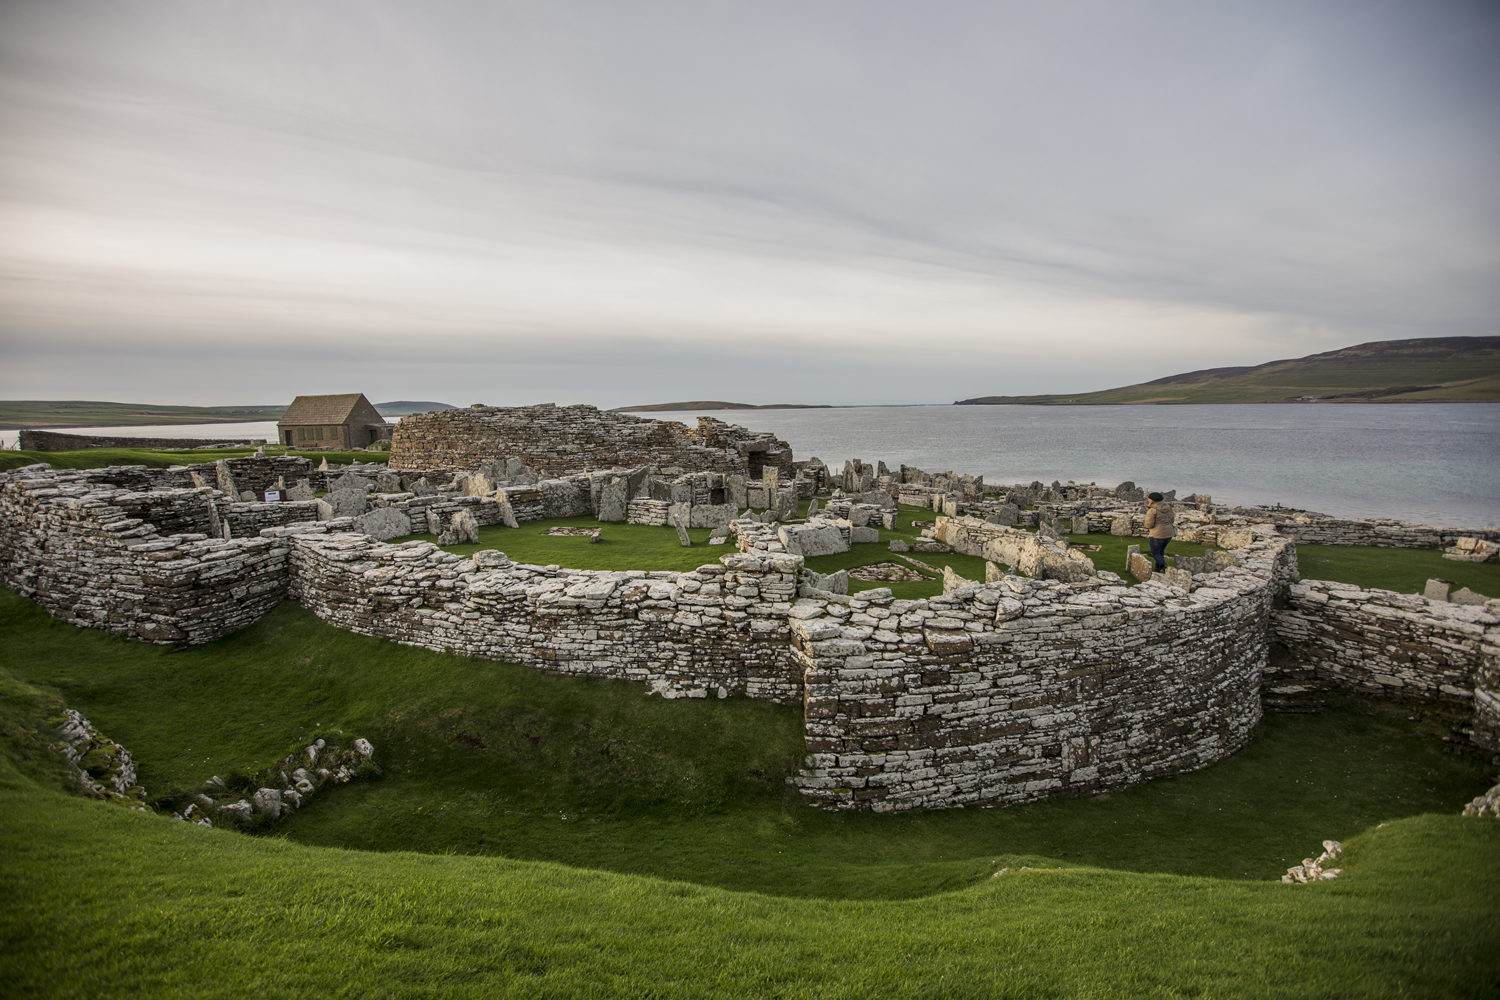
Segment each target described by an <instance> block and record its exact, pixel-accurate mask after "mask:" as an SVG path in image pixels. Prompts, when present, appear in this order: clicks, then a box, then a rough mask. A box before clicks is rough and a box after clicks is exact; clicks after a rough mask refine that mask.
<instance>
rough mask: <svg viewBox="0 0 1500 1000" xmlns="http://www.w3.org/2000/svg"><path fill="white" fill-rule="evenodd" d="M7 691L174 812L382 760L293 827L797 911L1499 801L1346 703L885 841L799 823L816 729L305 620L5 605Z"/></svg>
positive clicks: (1425, 739)
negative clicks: (654, 878)
mask: <svg viewBox="0 0 1500 1000" xmlns="http://www.w3.org/2000/svg"><path fill="white" fill-rule="evenodd" d="M0 628H3V630H4V633H5V635H6V637H7V642H6V644H5V648H4V651H3V653H0V666H3V667H4V668H5V669H6V670H9V671H10V672H11V673H13V674H14V675H15V676H16V677H18V678H20V679H21V680H23V681H24V682H26V683H28V684H31V685H36V686H40V687H43V688H45V689H47V690H51V691H55V692H57V693H58V695H59V696H60V697H61V698H62V700H63V701H64V702H65V703H67V704H69V705H71V706H73V707H76V708H78V709H79V710H81V711H83V712H84V713H85V714H87V715H88V716H89V717H90V718H91V719H92V720H93V721H94V722H95V724H96V725H97V726H99V728H100V729H101V730H102V731H103V732H105V733H106V734H107V735H109V736H110V737H112V738H114V739H117V740H119V741H121V742H122V743H123V744H124V745H125V746H127V747H128V748H130V750H131V752H132V753H133V754H135V756H136V757H137V759H138V760H139V761H140V779H141V782H142V784H143V785H145V787H146V788H147V789H148V790H149V791H150V792H151V793H152V794H153V795H162V794H166V793H170V792H171V790H172V789H174V788H193V787H196V786H198V785H199V784H201V783H202V782H203V781H204V780H206V779H207V778H208V777H209V776H210V775H211V774H214V773H218V774H227V773H228V772H229V771H231V770H233V769H234V768H236V767H242V766H248V765H255V764H259V763H263V762H265V761H267V760H269V759H273V758H274V757H276V756H279V755H280V754H281V753H282V752H284V748H285V747H286V746H288V745H293V744H295V743H296V742H298V741H306V742H311V740H312V739H314V738H315V737H317V736H318V735H320V734H321V735H324V736H329V737H332V736H334V735H336V734H340V733H342V734H345V736H344V740H343V741H344V742H347V739H348V737H349V736H354V735H363V736H366V737H368V738H370V739H371V740H372V741H373V742H374V743H375V744H376V746H377V756H376V760H377V761H378V762H379V763H380V764H381V766H382V767H383V768H384V769H385V772H386V773H385V776H384V778H382V779H381V780H378V781H370V782H365V783H361V784H358V785H352V786H349V787H347V788H344V789H340V790H338V791H337V792H336V793H333V794H330V795H327V796H324V797H322V798H320V799H319V800H316V801H315V802H314V803H313V804H312V805H311V806H310V807H309V808H307V809H305V810H303V811H302V812H300V813H298V814H297V815H296V816H295V817H294V818H293V819H292V820H291V821H290V822H288V823H286V824H284V825H283V826H282V827H281V832H282V833H284V834H285V835H287V836H290V837H292V838H294V839H298V840H303V841H306V842H309V843H318V844H325V845H330V846H332V845H339V846H351V847H360V848H367V849H371V850H377V851H394V850H418V851H423V852H427V853H446V852H458V853H464V854H505V855H509V856H513V857H524V858H532V859H537V860H548V861H558V862H564V863H569V864H577V865H583V866H586V867H600V868H609V869H613V870H616V871H622V872H633V873H641V874H652V875H658V876H661V877H664V878H672V879H680V880H685V881H694V882H702V883H707V884H714V885H719V886H724V887H731V888H736V889H744V890H754V891H759V892H765V893H772V894H777V895H794V896H837V897H845V898H868V897H874V898H899V897H911V896H921V895H926V894H929V893H932V892H936V891H941V890H943V889H946V888H952V887H955V886H963V885H967V884H969V883H970V882H972V881H973V880H974V879H975V878H976V877H978V876H980V875H983V874H986V873H987V869H986V868H985V865H986V864H987V863H988V861H989V860H992V859H993V858H994V857H996V856H1005V857H1007V858H1009V859H1010V860H1011V861H1013V862H1015V863H1016V864H1029V863H1031V862H1032V860H1034V859H1037V858H1054V859H1068V860H1069V862H1070V863H1081V864H1090V865H1100V866H1107V867H1111V868H1120V869H1129V870H1135V871H1144V872H1172V873H1178V874H1209V875H1214V876H1217V877H1222V878H1252V879H1264V878H1269V877H1272V876H1276V875H1279V874H1280V873H1281V872H1282V871H1284V870H1285V869H1286V867H1287V866H1288V865H1291V864H1295V863H1296V862H1297V861H1298V860H1300V858H1301V857H1302V856H1303V854H1302V852H1304V851H1306V850H1309V849H1310V848H1311V847H1312V846H1313V845H1316V844H1317V843H1319V842H1320V841H1321V840H1322V839H1324V838H1325V837H1334V838H1337V839H1343V838H1345V837H1348V836H1352V835H1354V834H1356V833H1358V832H1359V831H1360V830H1362V829H1365V828H1366V827H1368V826H1370V825H1371V824H1373V823H1377V822H1380V821H1382V820H1386V819H1391V818H1395V817H1400V816H1407V815H1412V814H1415V813H1421V812H1427V811H1434V812H1452V811H1454V810H1456V809H1457V808H1458V807H1459V806H1460V805H1461V804H1462V803H1463V802H1465V801H1467V800H1468V799H1470V798H1472V797H1473V796H1474V795H1477V794H1479V793H1480V792H1481V791H1483V790H1484V788H1485V787H1486V786H1487V782H1486V779H1485V777H1484V775H1483V773H1482V770H1483V769H1482V766H1481V764H1482V761H1481V758H1479V757H1476V756H1473V755H1470V754H1466V753H1464V752H1462V751H1461V750H1459V749H1458V748H1456V747H1455V746H1453V745H1450V744H1446V743H1444V742H1443V741H1442V739H1441V737H1442V736H1443V735H1445V734H1447V733H1448V732H1449V730H1450V728H1451V726H1452V724H1453V721H1454V720H1452V719H1449V718H1447V717H1446V716H1444V715H1442V714H1441V713H1439V712H1437V711H1435V710H1430V709H1429V710H1424V711H1423V712H1422V713H1420V714H1418V717H1417V718H1416V719H1411V718H1408V717H1407V715H1408V714H1409V713H1408V712H1407V711H1406V710H1401V709H1397V708H1392V707H1389V706H1366V705H1364V704H1363V703H1359V702H1348V703H1344V702H1336V703H1335V704H1334V706H1333V707H1332V708H1330V709H1328V710H1327V711H1326V712H1324V713H1323V714H1321V715H1319V716H1315V717H1314V716H1302V715H1293V716H1272V717H1271V718H1269V719H1268V720H1267V724H1266V731H1265V733H1264V735H1263V736H1262V738H1260V739H1259V740H1258V741H1257V742H1256V743H1255V744H1254V745H1253V746H1252V747H1251V748H1250V749H1249V750H1247V751H1246V752H1244V753H1242V754H1240V755H1238V756H1236V757H1235V758H1233V759H1231V760H1229V761H1226V762H1224V763H1222V764H1220V765H1218V766H1217V767H1215V768H1213V769H1212V770H1210V771H1203V772H1198V773H1195V774H1186V775H1180V776H1178V777H1175V778H1172V779H1169V780H1162V781H1156V782H1153V783H1150V784H1148V785H1145V786H1141V787H1139V788H1134V789H1130V790H1127V791H1124V792H1120V793H1116V794H1114V795H1113V796H1110V797H1109V798H1102V799H1087V800H1060V801H1049V802H1042V803H1036V804H1033V805H1028V806H1024V807H1016V808H1011V809H1005V810H983V809H971V810H952V811H941V812H930V813H907V814H902V815H899V816H875V815H872V814H864V813H842V814H826V813H822V812H818V811H816V810H813V809H810V808H807V807H805V806H803V805H802V803H801V802H800V799H799V798H798V796H797V794H796V793H795V792H794V791H791V790H789V789H788V788H787V787H786V786H785V785H784V783H783V779H784V778H785V777H786V776H787V775H789V774H791V773H793V771H794V770H795V769H796V768H797V767H798V766H799V764H800V761H801V757H802V752H803V751H802V742H801V734H802V713H801V709H800V707H799V706H795V705H793V706H778V705H771V704H766V703H763V702H755V701H750V700H746V699H738V698H731V699H728V700H725V701H722V702H721V701H717V700H707V701H686V700H679V701H670V702H669V701H663V700H661V699H657V698H650V697H647V696H646V695H645V693H644V689H643V688H642V687H641V686H640V685H635V684H630V683H628V682H611V681H590V680H582V679H576V678H562V677H553V676H549V675H546V674H542V673H539V672H537V671H534V670H531V669H529V668H524V667H518V666H511V665H506V664H499V663H493V662H489V661H484V660H475V659H467V658H463V657H454V656H446V655H443V654H438V653H431V652H428V651H426V650H420V649H414V648H410V647H403V646H398V645H395V644H393V643H388V642H383V641H381V640H376V639H369V638H365V637H360V636H355V635H351V634H348V633H345V632H341V631H339V630H338V629H335V628H332V627H331V626H328V625H326V624H324V623H322V622H321V621H319V620H318V619H316V618H315V617H314V616H312V615H311V614H309V613H307V612H305V611H303V610H302V609H300V608H298V607H297V606H295V605H292V604H288V605H284V606H282V607H281V608H279V609H278V610H277V611H275V612H274V613H273V614H271V615H270V616H268V617H267V618H266V619H264V620H263V621H261V622H260V623H258V624H257V625H255V626H253V627H252V628H250V629H247V630H246V631H244V632H242V633H240V634H238V635H236V636H234V637H231V638H229V639H226V640H222V641H220V642H217V643H213V644H209V645H207V646H203V647H196V648H193V649H189V650H186V651H183V652H180V653H172V652H169V651H168V650H166V649H163V648H159V647H147V646H142V645H140V644H138V643H132V642H128V641H126V640H123V639H117V638H114V637H111V636H106V635H103V634H101V633H97V632H92V631H83V630H78V629H74V628H73V627H71V626H68V625H64V624H62V623H59V622H54V621H52V620H51V619H49V618H47V617H46V616H45V615H43V614H42V613H41V612H40V611H39V610H38V609H36V608H35V607H33V606H31V605H30V603H29V602H26V601H24V600H22V599H20V598H17V597H15V596H13V595H10V594H8V593H7V594H6V595H5V596H4V598H3V600H0Z"/></svg>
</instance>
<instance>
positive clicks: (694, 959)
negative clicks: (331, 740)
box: [0, 592, 1500, 997]
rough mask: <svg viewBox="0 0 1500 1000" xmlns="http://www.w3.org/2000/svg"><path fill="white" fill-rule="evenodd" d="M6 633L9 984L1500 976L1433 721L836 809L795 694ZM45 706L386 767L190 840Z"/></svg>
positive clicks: (476, 986) (835, 986)
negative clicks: (1302, 872)
mask: <svg viewBox="0 0 1500 1000" xmlns="http://www.w3.org/2000/svg"><path fill="white" fill-rule="evenodd" d="M0 633H3V634H4V636H5V638H6V642H5V644H4V646H3V652H0V668H3V671H4V673H3V674H0V722H3V724H4V742H5V747H6V754H5V759H4V761H3V763H0V799H3V801H0V856H3V857H4V858H5V864H4V865H3V871H0V893H3V898H4V899H5V901H6V902H5V904H4V906H3V907H0V935H3V940H4V942H5V946H4V948H3V955H4V958H3V959H0V961H3V963H4V965H3V967H0V974H3V981H4V982H5V983H6V984H7V990H8V991H13V992H14V994H15V995H18V996H21V995H24V996H84V995H87V996H111V995H125V994H132V995H138V994H150V995H182V996H223V995H228V994H230V993H236V994H239V993H245V992H251V993H254V994H256V995H262V996H274V997H281V996H287V997H291V996H323V995H328V996H395V997H427V996H445V997H446V996H460V997H462V996H611V995H627V996H684V997H687V996H765V995H779V996H848V997H863V996H1006V995H1014V996H1033V995H1038V996H1200V995H1202V996H1209V995H1211V996H1264V995H1278V996H1309V997H1326V996H1396V995H1406V996H1477V995H1482V994H1483V993H1484V992H1485V990H1487V989H1492V988H1494V986H1495V985H1496V984H1497V982H1500V981H1497V979H1496V975H1497V969H1500V965H1497V956H1500V920H1497V919H1496V918H1497V917H1500V912H1497V911H1500V905H1497V902H1496V901H1497V899H1500V892H1497V890H1500V823H1494V822H1492V821H1479V820H1472V819H1467V820H1466V819H1460V818H1458V817H1457V816H1455V815H1454V814H1455V813H1456V812H1457V811H1458V809H1459V808H1460V806H1461V805H1462V804H1463V802H1465V801H1467V799H1469V798H1471V797H1472V796H1473V795H1475V794H1478V793H1479V792H1480V791H1482V790H1483V789H1484V788H1485V787H1487V785H1488V783H1489V781H1490V780H1491V777H1490V776H1486V774H1485V773H1484V764H1483V758H1482V757H1481V756H1480V755H1478V754H1475V753H1472V752H1467V751H1465V750H1463V749H1462V747H1461V745H1458V744H1453V743H1447V742H1444V741H1443V739H1442V737H1443V736H1444V735H1446V734H1447V732H1448V731H1449V729H1450V728H1451V726H1452V724H1453V723H1454V722H1455V721H1457V720H1456V719H1454V718H1450V717H1447V716H1444V715H1442V714H1437V713H1433V712H1431V711H1423V712H1413V711H1412V710H1411V709H1409V708H1402V707H1400V706H1394V705H1388V704H1387V705H1381V704H1367V703H1364V702H1360V701H1355V700H1335V701H1334V702H1332V703H1331V705H1330V707H1329V708H1327V709H1326V710H1325V711H1323V712H1321V713H1319V714H1315V715H1288V716H1275V715H1273V716H1270V717H1269V718H1268V719H1267V722H1266V726H1265V729H1264V731H1263V732H1262V733H1261V734H1260V735H1259V737H1258V738H1257V739H1256V741H1255V742H1254V744H1253V745H1252V746H1251V747H1250V748H1249V749H1247V750H1246V751H1244V752H1243V753H1241V754H1239V755H1237V756H1236V757H1234V758H1232V759H1230V760H1228V761H1225V762H1223V763H1221V764H1219V765H1217V766H1215V767H1213V768H1211V769H1208V770H1206V771H1201V772H1197V773H1193V774H1184V775H1179V776H1177V777H1175V778H1171V779H1166V780H1161V781H1156V782H1152V783H1149V784H1146V785H1143V786H1139V787H1136V788H1132V789H1127V790H1124V791H1120V792H1116V793H1114V794H1113V795H1109V796H1101V797H1099V798H1094V799H1075V800H1050V801H1044V802H1040V803H1034V804H1031V805H1027V806H1020V807H1012V808H1009V809H993V810H990V809H964V810H948V811H938V812H920V813H908V814H901V815H894V816H876V815H872V814H861V813H844V814H827V813H822V812H819V811H817V810H813V809H811V808H808V807H806V806H804V805H803V804H802V803H801V802H800V800H799V799H798V797H797V796H796V794H795V793H794V792H792V791H790V790H789V789H787V788H786V786H785V785H784V784H782V780H781V779H782V778H783V777H784V776H785V775H786V774H787V773H789V772H790V770H791V769H793V768H795V767H796V766H797V763H798V759H799V758H800V755H801V747H800V730H801V711H800V708H799V707H797V706H776V705H768V704H764V703H756V702H750V701H746V700H743V699H729V700H727V701H725V702H718V701H713V700H709V701H686V700H679V701H671V702H668V701H663V700H660V699H655V698H648V697H645V696H644V694H643V692H642V690H641V688H640V687H639V686H638V685H631V684H628V683H623V682H603V681H589V680H580V679H573V678H560V677H549V676H546V675H543V674H539V673H536V672H534V671H531V670H529V669H526V668H521V667H515V666H509V665H505V664H497V663H489V662H485V661H478V660H468V659H463V658H459V657H452V656H446V655H442V654H436V653H430V652H427V651H425V650H417V649H410V648H406V647H401V646H396V645H394V644H391V643H386V642H382V641H379V640H374V639H368V638H365V637H361V636H355V635H351V634H348V633H344V632H340V631H338V630H336V629H333V628H332V627H330V626H327V625H325V624H323V623H322V622H320V621H318V620H317V619H316V618H314V617H313V616H312V615H310V614H308V613H306V612H304V611H302V610H301V609H300V608H298V607H296V606H295V605H292V604H287V605H283V606H282V607H281V608H279V609H278V610H277V611H275V612H274V613H273V614H271V615H270V616H268V617H267V618H266V619H264V620H263V621H262V622H260V623H258V624H257V625H255V626H253V627H251V628H250V629H247V630H246V631H244V632H242V633H240V634H238V635H236V636H232V637H229V638H227V639H225V640H221V641H220V642H217V643H213V644H209V645H206V646H202V647H196V648H193V649H188V650H186V651H183V652H178V653H173V652H170V651H168V650H167V649H164V648H159V647H148V646H143V645H140V644H137V643H131V642H128V641H126V640H123V639H118V638H115V637H112V636H107V635H104V634H102V633H97V632H90V631H85V630H78V629H74V628H72V627H71V626H67V625H64V624H61V623H59V622H55V621H52V620H51V619H49V618H47V617H46V616H45V615H43V614H42V613H41V612H40V611H39V610H38V609H36V608H35V607H33V606H32V605H31V604H30V603H29V602H27V601H24V600H22V599H20V598H18V597H15V596H14V595H13V594H10V593H9V592H4V593H3V594H0ZM38 692H40V695H39V694H38ZM48 697H50V698H52V699H56V700H60V701H62V702H65V703H67V704H69V705H71V706H74V707H77V708H79V709H81V710H82V711H84V712H85V713H86V714H88V715H89V717H90V718H91V719H93V720H94V722H95V724H96V725H98V726H99V727H100V729H101V730H103V731H104V732H105V733H107V734H108V735H110V736H111V737H113V738H115V739H118V740H120V741H121V742H123V743H124V744H125V745H126V746H127V747H129V748H130V749H131V750H132V752H133V753H134V754H135V756H136V758H137V760H138V761H139V762H140V766H141V780H142V782H143V783H144V784H145V785H146V787H147V788H148V789H149V790H150V791H151V792H152V793H153V794H158V795H159V794H163V793H166V792H169V791H170V790H171V789H173V788H176V787H180V786H184V785H193V784H197V783H199V782H201V781H202V780H203V779H204V778H206V777H207V776H208V775H209V774H211V773H216V772H217V773H224V772H227V771H228V770H231V769H233V768H234V767H237V766H254V765H258V764H261V763H264V762H265V761H266V760H267V759H268V758H270V757H271V756H273V755H276V754H279V753H280V752H282V749H283V748H284V747H285V746H286V745H287V744H288V743H290V742H292V741H296V740H302V739H309V740H310V739H311V738H312V737H313V736H315V735H317V734H319V733H323V734H328V735H333V734H335V733H338V732H339V731H342V732H343V733H345V734H348V735H350V736H352V735H356V734H357V735H366V736H368V737H369V738H370V739H372V740H373V741H374V742H375V744H376V747H377V750H376V759H377V761H379V762H380V764H381V766H382V768H383V770H384V774H383V775H382V776H381V777H379V778H377V779H373V780H369V781H365V782H362V783H358V784H354V785H350V786H347V787H345V788H341V789H338V790H336V791H333V792H331V793H328V794H326V795H324V796H322V797H321V798H320V799H318V800H316V801H315V802H314V803H313V804H312V805H311V806H310V807H309V808H307V809H305V810H303V811H302V812H300V813H298V814H297V815H296V816H294V817H293V818H292V819H291V820H290V821H289V822H287V823H284V824H283V825H282V826H281V827H279V828H277V829H276V830H275V832H274V833H273V834H271V835H260V836H249V835H245V834H238V833H231V832H226V831H205V830H201V829H199V828H196V827H189V826H187V825H184V824H178V823H175V822H173V821H171V820H168V819H165V818H162V817H156V816H148V815H142V814H136V813H130V812H128V811H126V810H124V809H121V808H119V807H116V806H109V805H104V804H100V803H93V802H89V801H85V800H82V799H79V798H75V797H70V796H66V795H64V794H62V793H61V792H59V791H57V790H55V788H53V787H52V786H51V785H50V783H49V780H48V779H49V777H51V776H53V775H55V774H56V769H55V767H48V766H47V763H46V759H45V758H44V757H39V755H38V754H37V753H36V747H35V741H34V740H31V741H30V742H28V738H27V732H26V730H27V727H28V725H31V726H34V725H35V721H34V716H35V715H36V714H37V711H38V709H37V704H38V702H39V701H45V700H46V699H47V698H48ZM28 757H29V758H31V759H29V760H28V759H26V758H28ZM1382 824H1384V826H1382ZM1324 838H1335V839H1340V840H1344V841H1345V842H1346V844H1347V846H1348V856H1347V860H1346V862H1345V872H1346V873H1345V876H1344V877H1343V878H1342V879H1340V880H1338V881H1336V882H1332V883H1326V884H1320V885H1315V886H1286V885H1282V884H1281V883H1280V882H1278V881H1274V879H1275V878H1276V876H1278V875H1279V874H1280V872H1281V871H1283V870H1284V869H1285V868H1286V867H1287V866H1289V865H1291V864H1295V863H1297V861H1299V860H1300V859H1301V858H1302V857H1303V856H1306V855H1307V854H1309V853H1316V850H1317V845H1318V844H1319V842H1320V841H1321V840H1322V839H1324ZM1022 867H1029V868H1031V869H1033V870H1032V871H1020V870H1019V869H1020V868H1022ZM1001 869H1009V871H1007V872H1006V873H1005V874H1003V875H996V873H997V872H999V871H1000V870H1001Z"/></svg>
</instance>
